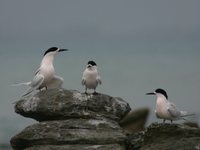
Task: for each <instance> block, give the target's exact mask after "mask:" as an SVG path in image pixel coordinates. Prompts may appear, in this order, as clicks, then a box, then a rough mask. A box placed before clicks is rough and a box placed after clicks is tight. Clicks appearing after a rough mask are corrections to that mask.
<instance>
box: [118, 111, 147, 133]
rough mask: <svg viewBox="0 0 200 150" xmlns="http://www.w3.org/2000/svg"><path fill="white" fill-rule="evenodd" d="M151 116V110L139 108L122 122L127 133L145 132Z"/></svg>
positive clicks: (121, 124)
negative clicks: (148, 118)
mask: <svg viewBox="0 0 200 150" xmlns="http://www.w3.org/2000/svg"><path fill="white" fill-rule="evenodd" d="M148 115H149V108H139V109H136V110H133V111H130V112H129V113H128V114H127V115H126V116H125V117H124V118H123V119H122V120H121V121H120V122H119V124H120V126H121V127H122V128H123V129H124V130H125V131H126V133H135V132H139V131H143V130H145V123H146V120H147V117H148Z"/></svg>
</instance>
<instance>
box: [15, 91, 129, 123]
mask: <svg viewBox="0 0 200 150" xmlns="http://www.w3.org/2000/svg"><path fill="white" fill-rule="evenodd" d="M130 110H131V108H130V106H129V104H128V103H127V102H125V101H124V100H123V99H121V98H115V97H111V96H108V95H104V94H97V95H93V94H91V95H86V94H83V93H80V92H79V91H75V90H71V91H69V90H64V89H61V90H55V89H54V90H47V91H42V92H39V93H38V94H36V95H34V96H29V97H26V98H24V99H22V100H20V101H18V102H17V103H16V105H15V112H16V113H18V114H21V115H22V116H25V117H30V118H33V119H36V120H38V121H47V120H66V119H70V118H93V119H103V118H109V119H111V120H115V121H120V120H121V119H122V118H123V117H124V116H125V115H126V114H127V113H128V112H129V111H130Z"/></svg>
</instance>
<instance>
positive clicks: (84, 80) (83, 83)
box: [81, 71, 86, 85]
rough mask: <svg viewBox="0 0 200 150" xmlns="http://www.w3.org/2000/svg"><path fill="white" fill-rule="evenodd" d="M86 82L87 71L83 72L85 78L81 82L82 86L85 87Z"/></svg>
mask: <svg viewBox="0 0 200 150" xmlns="http://www.w3.org/2000/svg"><path fill="white" fill-rule="evenodd" d="M85 82H86V71H84V72H83V76H82V80H81V83H82V85H85Z"/></svg>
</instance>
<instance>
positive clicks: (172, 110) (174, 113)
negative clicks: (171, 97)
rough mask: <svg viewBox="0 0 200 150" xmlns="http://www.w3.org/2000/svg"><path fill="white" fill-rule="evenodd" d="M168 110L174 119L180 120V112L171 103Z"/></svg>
mask: <svg viewBox="0 0 200 150" xmlns="http://www.w3.org/2000/svg"><path fill="white" fill-rule="evenodd" d="M167 110H168V112H169V113H170V115H171V116H172V117H173V118H179V117H180V115H181V113H180V110H179V109H178V108H177V107H176V105H175V104H173V103H171V102H169V103H168V106H167Z"/></svg>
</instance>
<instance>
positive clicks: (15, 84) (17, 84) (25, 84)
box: [11, 82, 31, 86]
mask: <svg viewBox="0 0 200 150" xmlns="http://www.w3.org/2000/svg"><path fill="white" fill-rule="evenodd" d="M30 84H31V82H22V83H14V84H11V86H22V85H24V86H29V85H30Z"/></svg>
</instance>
